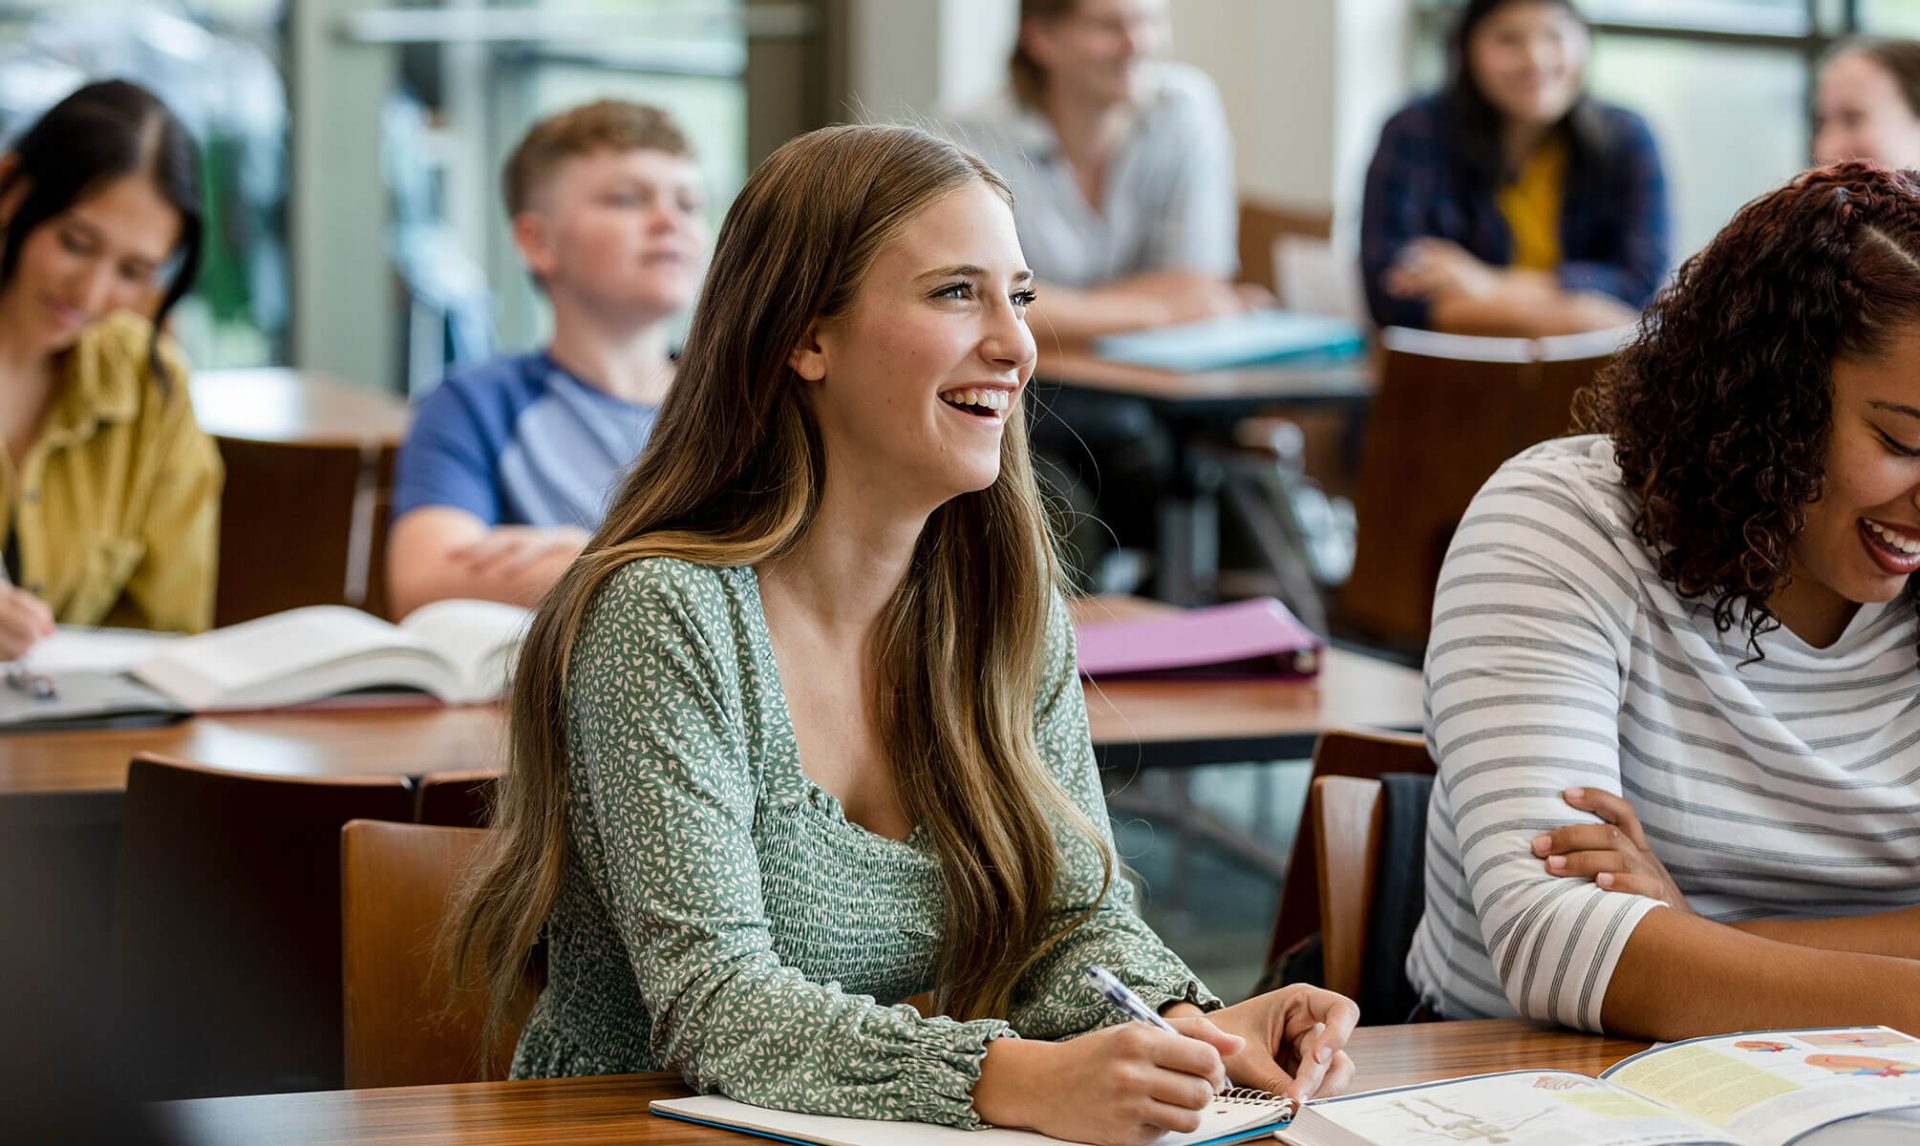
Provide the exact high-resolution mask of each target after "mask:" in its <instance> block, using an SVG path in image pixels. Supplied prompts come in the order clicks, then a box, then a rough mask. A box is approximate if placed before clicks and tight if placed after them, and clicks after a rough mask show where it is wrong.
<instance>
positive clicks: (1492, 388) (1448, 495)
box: [1334, 327, 1624, 653]
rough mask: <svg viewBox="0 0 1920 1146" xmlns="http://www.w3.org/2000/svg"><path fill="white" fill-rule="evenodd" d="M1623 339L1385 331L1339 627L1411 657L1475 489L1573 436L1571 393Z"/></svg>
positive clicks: (1619, 334)
mask: <svg viewBox="0 0 1920 1146" xmlns="http://www.w3.org/2000/svg"><path fill="white" fill-rule="evenodd" d="M1623 337H1624V332H1623V331H1617V330H1616V331H1597V332H1595V333H1593V334H1585V335H1572V336H1567V337H1562V338H1541V339H1523V338H1470V337H1466V336H1462V335H1449V334H1435V333H1433V332H1431V331H1421V330H1404V329H1400V328H1397V327H1390V328H1388V329H1386V330H1384V331H1382V332H1381V335H1380V345H1381V356H1380V387H1379V390H1378V391H1377V392H1376V393H1375V395H1374V399H1373V404H1372V408H1371V410H1370V411H1369V413H1368V417H1367V430H1366V440H1365V443H1364V446H1363V460H1362V463H1361V469H1360V485H1359V492H1358V496H1357V498H1356V513H1357V516H1358V519H1359V530H1358V534H1357V536H1356V537H1355V540H1354V559H1353V571H1352V573H1351V574H1350V575H1349V576H1348V578H1347V582H1346V584H1345V585H1343V586H1342V587H1341V590H1340V595H1339V598H1338V601H1337V602H1336V608H1335V610H1334V620H1335V623H1336V626H1337V628H1338V629H1339V630H1341V631H1343V632H1345V633H1348V634H1351V635H1352V636H1354V637H1356V638H1358V639H1360V640H1362V641H1364V642H1366V643H1369V644H1374V645H1378V646H1380V647H1383V648H1387V649H1397V650H1401V651H1405V652H1408V653H1417V652H1418V651H1419V650H1420V649H1421V648H1422V647H1423V646H1424V645H1425V644H1426V639H1427V629H1428V627H1429V625H1430V623H1431V621H1432V615H1433V595H1434V586H1435V584H1436V582H1437V581H1438V580H1439V577H1440V566H1441V562H1442V561H1443V560H1444V559H1445V557H1446V552H1447V546H1448V544H1449V543H1450V542H1451V541H1452V540H1453V531H1454V529H1455V527H1456V526H1458V525H1459V523H1460V519H1461V517H1463V516H1464V515H1465V514H1466V511H1467V506H1468V504H1469V503H1470V502H1471V501H1472V500H1473V495H1474V494H1476V493H1478V492H1479V491H1480V487H1481V486H1482V485H1484V484H1486V480H1487V479H1488V478H1489V477H1491V476H1493V472H1494V471H1495V470H1497V469H1499V468H1500V466H1501V464H1502V463H1504V462H1505V461H1506V460H1507V459H1508V458H1510V457H1512V456H1513V455H1515V454H1517V453H1519V452H1520V451H1521V450H1524V449H1526V448H1527V447H1528V446H1531V445H1534V444H1535V443H1537V442H1541V441H1545V440H1547V439H1549V438H1554V437H1558V436H1560V435H1562V434H1565V433H1567V432H1568V431H1569V429H1570V422H1571V417H1572V403H1573V396H1574V394H1575V392H1576V391H1578V390H1579V389H1580V388H1581V387H1583V386H1585V385H1586V384H1587V383H1588V382H1589V381H1591V380H1592V379H1593V377H1594V375H1595V374H1596V373H1598V372H1599V370H1600V369H1601V368H1602V367H1604V366H1605V365H1606V364H1607V363H1608V362H1609V361H1611V360H1612V356H1613V352H1614V350H1615V349H1616V348H1617V347H1618V346H1619V345H1620V342H1621V340H1622V338H1623Z"/></svg>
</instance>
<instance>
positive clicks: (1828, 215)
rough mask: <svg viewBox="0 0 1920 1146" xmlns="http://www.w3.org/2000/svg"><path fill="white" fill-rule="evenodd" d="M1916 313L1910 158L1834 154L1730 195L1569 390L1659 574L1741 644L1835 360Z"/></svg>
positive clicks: (1918, 243)
mask: <svg viewBox="0 0 1920 1146" xmlns="http://www.w3.org/2000/svg"><path fill="white" fill-rule="evenodd" d="M1909 322H1920V174H1916V173H1914V172H1903V171H1887V170H1883V169H1880V168H1877V167H1873V166H1870V165H1868V164H1864V163H1842V164H1837V165H1835V166H1833V167H1828V168H1822V169H1820V170H1816V171H1809V172H1807V173H1805V174H1803V175H1801V176H1799V177H1798V178H1796V179H1794V180H1793V181H1792V182H1790V183H1788V184H1787V185H1786V186H1784V187H1782V188H1780V189H1779V190H1777V191H1774V192H1772V193H1770V194H1767V195H1763V196H1761V197H1760V198H1758V199H1755V200H1754V201H1753V202H1751V203H1749V204H1747V205H1746V206H1745V207H1743V208H1741V210H1740V213H1739V214H1737V215H1735V216H1734V218H1733V222H1731V223H1729V224H1728V225H1727V227H1726V229H1725V230H1723V231H1721V232H1720V234H1719V235H1718V236H1716V237H1715V238H1714V240H1713V242H1712V243H1710V244H1708V245H1707V247H1706V248H1705V249H1704V250H1702V251H1701V252H1700V253H1698V254H1696V255H1694V256H1693V257H1692V258H1690V259H1688V260H1687V261H1686V263H1685V264H1683V265H1682V266H1681V267H1680V269H1679V271H1678V272H1676V273H1675V275H1674V281H1673V283H1672V285H1671V286H1669V287H1668V288H1667V289H1666V290H1665V291H1663V292H1662V293H1661V294H1660V296H1659V297H1658V298H1656V299H1655V300H1654V302H1653V304H1652V305H1651V306H1649V307H1648V308H1647V311H1646V313H1645V314H1644V315H1642V316H1641V319H1640V328H1639V333H1638V336H1637V337H1636V338H1635V339H1634V341H1633V342H1632V343H1631V344H1629V345H1628V346H1627V347H1626V348H1625V349H1624V350H1622V351H1621V353H1620V355H1619V356H1618V357H1617V358H1616V359H1615V360H1614V362H1613V364H1612V365H1611V366H1610V367H1609V368H1608V369H1607V370H1606V371H1604V372H1603V373H1602V374H1601V375H1600V376H1599V377H1598V378H1597V379H1595V381H1594V383H1593V384H1592V385H1591V386H1589V387H1588V388H1587V389H1585V390H1584V391H1582V392H1581V393H1580V395H1579V396H1578V397H1577V399H1576V400H1575V405H1574V421H1575V425H1576V427H1577V428H1579V429H1581V430H1583V431H1588V432H1597V433H1604V434H1609V435H1611V436H1612V437H1613V442H1614V457H1615V459H1616V460H1617V461H1618V462H1619V464H1620V474H1621V478H1622V480H1623V481H1624V483H1625V484H1626V487H1627V488H1628V489H1630V490H1632V491H1633V492H1634V493H1635V494H1637V495H1638V498H1639V510H1638V512H1637V514H1636V516H1635V518H1634V522H1633V532H1634V534H1635V536H1637V537H1638V538H1639V539H1640V540H1641V541H1642V542H1644V543H1646V544H1647V546H1648V547H1650V548H1651V549H1652V550H1653V551H1654V552H1655V553H1656V554H1657V555H1658V561H1659V570H1660V576H1661V577H1662V578H1663V579H1664V580H1666V581H1667V583H1668V584H1670V585H1672V586H1673V587H1674V589H1675V590H1676V591H1677V592H1678V593H1679V594H1680V595H1681V596H1682V597H1687V598H1696V597H1706V598H1710V599H1711V600H1712V602H1713V618H1714V623H1715V625H1716V626H1717V627H1718V628H1719V630H1720V631H1721V632H1723V633H1724V632H1726V631H1728V630H1729V629H1731V628H1732V627H1733V626H1734V624H1735V623H1736V622H1739V623H1740V624H1742V625H1744V626H1745V627H1746V630H1747V643H1748V648H1749V650H1750V651H1751V652H1752V653H1753V655H1754V657H1755V658H1756V659H1758V658H1759V657H1760V656H1761V653H1760V648H1759V643H1758V642H1759V637H1760V636H1761V634H1763V633H1766V632H1769V631H1771V630H1772V629H1775V628H1778V627H1779V623H1780V622H1779V620H1778V618H1776V617H1775V616H1774V615H1773V612H1772V611H1771V610H1770V609H1769V608H1768V606H1767V601H1768V599H1769V598H1770V597H1772V595H1773V594H1774V593H1775V592H1777V591H1778V590H1779V589H1781V588H1782V587H1783V586H1784V585H1785V584H1786V583H1787V581H1788V579H1789V575H1790V568H1791V554H1790V546H1791V544H1792V542H1793V539H1794V537H1795V536H1796V535H1797V534H1798V533H1799V532H1800V530H1801V529H1802V527H1803V526H1804V525H1805V524H1806V510H1807V506H1808V505H1809V504H1810V503H1812V502H1814V501H1816V500H1818V499H1819V497H1820V494H1821V491H1822V488H1823V483H1824V481H1825V478H1826V462H1827V436H1828V431H1829V429H1830V427H1831V424H1832V419H1833V360H1834V359H1835V358H1836V357H1845V358H1847V359H1849V360H1861V359H1872V358H1876V357H1878V356H1879V355H1880V354H1881V353H1882V352H1883V351H1884V349H1885V345H1886V340H1887V335H1888V332H1889V331H1890V330H1891V329H1892V328H1893V327H1894V326H1896V325H1898V324H1902V323H1909Z"/></svg>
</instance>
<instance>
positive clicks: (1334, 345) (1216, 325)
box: [1093, 310, 1367, 371]
mask: <svg viewBox="0 0 1920 1146" xmlns="http://www.w3.org/2000/svg"><path fill="white" fill-rule="evenodd" d="M1366 346H1367V339H1366V335H1365V333H1364V332H1362V331H1361V329H1360V328H1359V327H1358V326H1355V325H1354V324H1353V323H1351V322H1348V321H1347V320H1345V319H1341V318H1327V317H1324V316H1322V315H1317V314H1296V313H1294V312H1292V311H1285V310H1254V311H1248V312H1247V313H1245V314H1229V315H1223V316H1221V317H1219V318H1208V319H1202V320H1201V321H1199V322H1185V323H1181V324H1180V325H1178V326H1157V327H1153V328H1152V329H1149V330H1132V331H1128V332H1127V333H1125V334H1110V335H1107V336H1105V337H1103V338H1096V339H1094V341H1093V352H1094V354H1095V355H1097V356H1099V357H1101V358H1105V359H1107V360H1108V361H1110V362H1126V363H1130V364H1132V365H1135V366H1153V367H1157V368H1159V369H1161V370H1188V371H1190V370H1224V369H1227V368H1229V367H1234V366H1258V365H1263V364H1267V363H1274V362H1287V361H1295V360H1304V359H1307V358H1314V359H1321V358H1326V359H1344V358H1351V357H1353V356H1354V355H1356V354H1359V353H1360V352H1361V351H1363V350H1365V349H1366Z"/></svg>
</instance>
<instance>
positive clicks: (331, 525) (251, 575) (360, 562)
mask: <svg viewBox="0 0 1920 1146" xmlns="http://www.w3.org/2000/svg"><path fill="white" fill-rule="evenodd" d="M215 441H216V442H217V443H218V445H219V447H220V457H221V459H222V461H224V462H225V463H226V470H227V481H226V487H225V489H224V491H223V492H222V494H221V497H220V571H219V584H218V588H217V590H216V595H215V602H214V623H215V624H216V625H231V624H235V623H237V622H239V621H246V620H251V619H253V618H254V617H261V616H265V615H266V614H268V613H277V612H280V611H282V610H285V609H294V608H299V607H300V606H303V605H352V606H353V607H355V608H367V607H369V606H370V605H371V606H374V607H375V608H378V609H383V608H384V601H383V600H375V599H374V596H375V589H376V587H378V588H379V595H380V596H381V597H382V598H384V578H383V579H382V580H381V581H380V582H379V583H378V586H376V583H375V581H374V580H373V578H374V570H375V569H377V568H378V567H379V563H378V561H376V558H379V557H382V556H383V555H384V541H385V530H384V529H383V528H379V523H377V522H376V520H375V518H376V516H377V512H376V511H377V510H378V508H379V506H380V503H381V501H382V492H381V491H382V489H383V488H385V487H383V486H382V485H381V474H382V473H383V472H386V473H389V474H390V473H391V469H392V463H391V454H392V452H393V451H392V449H391V447H387V446H382V445H380V444H378V443H375V442H368V443H366V444H364V445H355V444H350V443H332V442H325V443H308V442H284V441H265V440H255V439H252V438H227V437H222V438H216V439H215ZM383 459H386V460H384V461H383ZM383 466H384V470H383ZM289 507H297V510H295V511H290V508H289Z"/></svg>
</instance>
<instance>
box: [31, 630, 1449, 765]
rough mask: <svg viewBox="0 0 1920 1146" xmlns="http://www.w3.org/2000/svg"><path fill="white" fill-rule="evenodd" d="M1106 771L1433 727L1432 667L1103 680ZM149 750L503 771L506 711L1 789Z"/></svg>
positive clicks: (104, 747) (1098, 735)
mask: <svg viewBox="0 0 1920 1146" xmlns="http://www.w3.org/2000/svg"><path fill="white" fill-rule="evenodd" d="M1086 687H1087V713H1088V717H1089V720H1090V721H1091V723H1092V726H1093V742H1094V749H1095V751H1096V752H1097V753H1098V755H1099V757H1100V761H1101V764H1102V766H1103V767H1107V768H1114V769H1128V770H1131V769H1134V768H1169V767H1188V766H1192V765H1195V764H1218V763H1230V762H1235V761H1241V760H1276V759H1291V758H1298V757H1304V756H1306V755H1308V754H1310V753H1311V752H1312V749H1313V741H1314V739H1315V738H1316V737H1318V736H1319V734H1320V732H1321V730H1322V729H1324V728H1333V727H1383V728H1418V727H1419V726H1420V674H1419V673H1417V672H1415V671H1413V670H1412V669H1409V668H1404V667H1402V666H1400V665H1395V664H1391V663H1388V662H1386V661H1380V660H1375V659H1374V658H1372V657H1368V656H1364V655H1362V654H1359V653H1349V652H1345V651H1343V650H1340V649H1330V650H1328V653H1327V658H1326V662H1325V665H1324V667H1323V668H1322V669H1321V674H1320V679H1319V680H1317V681H1311V682H1299V683H1290V682H1285V681H1257V680H1256V681H1123V682H1112V683H1108V684H1089V685H1087V686H1086ZM135 752H158V753H161V754H163V755H167V756H176V757H179V758H181V759H183V760H191V761H193V762H195V763H197V764H205V765H210V766H213V767H218V768H232V769H235V770H236V771H243V772H269V773H274V774H277V775H288V776H390V775H401V776H418V775H423V774H425V773H428V772H442V771H452V770H461V769H475V768H481V769H484V768H496V767H499V766H500V765H501V763H502V762H503V761H504V759H505V755H506V741H505V720H504V716H503V714H502V712H501V711H500V710H499V709H497V708H492V707H484V706H483V707H472V708H412V707H408V708H394V709H335V710H327V709H319V710H312V711H306V712H261V713H232V714H227V715H221V716H203V717H199V718H196V719H193V720H188V721H184V722H182V723H179V724H172V725H166V726H163V727H159V728H133V729H115V730H111V731H79V732H30V733H5V734H0V796H4V795H8V794H19V793H36V792H38V793H76V792H119V791H122V790H124V789H125V787H126V783H127V761H128V760H129V759H131V758H132V756H133V754H134V753H135Z"/></svg>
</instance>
